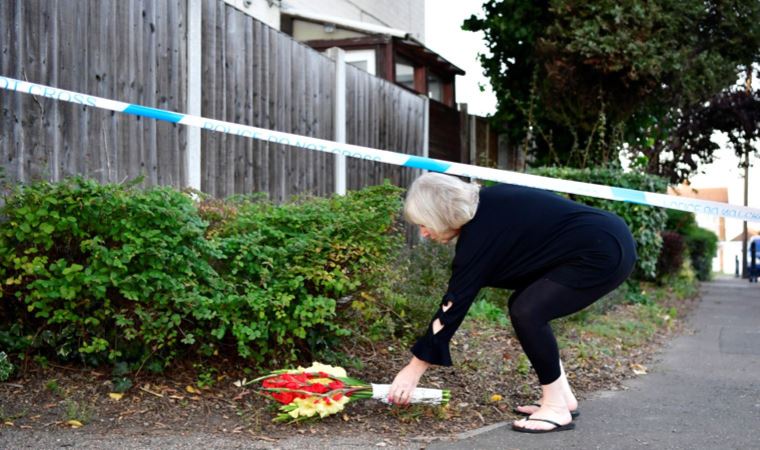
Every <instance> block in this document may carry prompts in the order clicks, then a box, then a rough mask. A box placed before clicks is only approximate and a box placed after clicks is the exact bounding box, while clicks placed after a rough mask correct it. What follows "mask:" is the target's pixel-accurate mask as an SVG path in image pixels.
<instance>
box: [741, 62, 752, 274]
mask: <svg viewBox="0 0 760 450" xmlns="http://www.w3.org/2000/svg"><path fill="white" fill-rule="evenodd" d="M744 88H745V91H746V92H747V95H752V64H748V65H747V80H746V81H745V82H744ZM749 149H750V138H749V136H746V137H745V139H744V206H748V204H749ZM742 229H743V230H744V232H743V233H742V278H748V277H749V273H747V239H748V235H747V221H746V220H745V221H744V222H743V226H742Z"/></svg>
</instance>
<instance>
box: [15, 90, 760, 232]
mask: <svg viewBox="0 0 760 450" xmlns="http://www.w3.org/2000/svg"><path fill="white" fill-rule="evenodd" d="M0 89H5V90H10V91H16V92H22V93H25V94H31V95H35V96H40V97H45V98H52V99H55V100H60V101H65V102H71V103H77V104H80V105H84V106H92V107H95V108H100V109H106V110H110V111H117V112H124V113H127V114H133V115H136V116H142V117H149V118H152V119H157V120H163V121H166V122H171V123H179V124H183V125H188V126H194V127H200V128H202V129H204V130H210V131H217V132H221V133H227V134H232V135H236V136H244V137H248V138H252V139H258V140H262V141H266V142H272V143H276V144H284V145H290V146H294V147H300V148H304V149H307V150H315V151H320V152H327V153H333V154H338V155H345V156H349V157H352V158H361V159H366V160H370V161H377V162H381V163H386V164H394V165H397V166H404V167H411V168H415V169H424V170H430V171H434V172H442V173H447V174H450V175H459V176H464V177H470V178H477V179H481V180H490V181H497V182H502V183H509V184H516V185H521V186H528V187H534V188H539V189H546V190H551V191H556V192H564V193H567V194H576V195H587V196H590V197H597V198H604V199H608V200H619V201H624V202H631V203H639V204H642V205H650V206H659V207H664V208H672V209H678V210H682V211H689V212H693V213H698V214H706V215H709V216H717V217H728V218H732V219H739V220H746V221H752V222H760V209H757V208H748V207H746V206H739V205H731V204H727V203H720V202H713V201H708V200H699V199H694V198H685V197H677V196H672V195H665V194H659V193H654V192H645V191H637V190H633V189H625V188H619V187H613V186H605V185H601V184H593V183H582V182H579V181H570V180H560V179H557V178H549V177H542V176H537V175H529V174H525V173H520V172H510V171H507V170H500V169H491V168H487V167H479V166H474V165H468V164H460V163H453V162H449V161H442V160H438V159H432V158H424V157H420V156H414V155H406V154H403V153H397V152H391V151H387V150H378V149H374V148H369V147H361V146H358V145H351V144H343V143H339V142H334V141H328V140H325V139H317V138H312V137H307V136H299V135H296V134H291V133H283V132H280V131H274V130H268V129H265V128H258V127H252V126H247V125H240V124H236V123H232V122H224V121H221V120H214V119H207V118H205V117H200V116H192V115H189V114H182V113H177V112H173V111H168V110H164V109H157V108H150V107H146V106H141V105H135V104H131V103H124V102H119V101H115V100H109V99H106V98H101V97H95V96H92V95H87V94H81V93H78V92H72V91H66V90H63V89H58V88H54V87H50V86H44V85H41V84H35V83H29V82H25V81H20V80H16V79H13V78H6V77H3V76H0Z"/></svg>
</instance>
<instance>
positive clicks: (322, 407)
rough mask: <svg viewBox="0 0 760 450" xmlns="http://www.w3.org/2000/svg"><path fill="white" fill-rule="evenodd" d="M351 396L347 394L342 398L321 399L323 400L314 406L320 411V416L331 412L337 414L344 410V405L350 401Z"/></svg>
mask: <svg viewBox="0 0 760 450" xmlns="http://www.w3.org/2000/svg"><path fill="white" fill-rule="evenodd" d="M348 401H349V398H348V397H346V396H345V395H344V396H343V397H341V399H340V400H333V399H330V400H329V402H330V403H329V404H328V400H327V399H326V398H323V399H321V401H319V402H317V403H316V404H315V405H314V407H315V408H316V410H317V412H318V413H319V417H326V416H329V415H330V414H335V413H339V412H341V411H343V407H344V406H345V405H346V403H348Z"/></svg>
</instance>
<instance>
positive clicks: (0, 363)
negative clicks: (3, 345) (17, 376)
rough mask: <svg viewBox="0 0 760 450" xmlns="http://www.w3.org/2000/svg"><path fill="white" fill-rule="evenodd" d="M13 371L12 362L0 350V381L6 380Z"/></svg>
mask: <svg viewBox="0 0 760 450" xmlns="http://www.w3.org/2000/svg"><path fill="white" fill-rule="evenodd" d="M12 373H13V364H11V362H10V361H9V360H8V355H6V354H5V352H0V382H3V381H8V379H9V378H10V377H11V374H12Z"/></svg>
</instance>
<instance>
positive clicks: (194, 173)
mask: <svg viewBox="0 0 760 450" xmlns="http://www.w3.org/2000/svg"><path fill="white" fill-rule="evenodd" d="M202 11H203V9H202V7H201V0H187V28H186V30H187V113H188V114H191V115H194V116H200V115H202V114H201V83H202V81H201V69H202V67H201V66H202V61H201V52H202V51H203V46H202V45H201V42H202V36H201V33H202V28H201V15H202ZM184 164H185V170H186V172H187V187H189V188H192V189H197V190H199V191H200V190H201V130H200V128H198V127H188V128H187V148H186V151H185V161H184Z"/></svg>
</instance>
